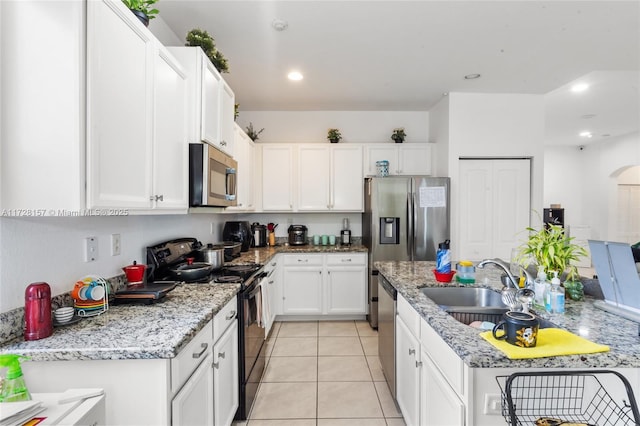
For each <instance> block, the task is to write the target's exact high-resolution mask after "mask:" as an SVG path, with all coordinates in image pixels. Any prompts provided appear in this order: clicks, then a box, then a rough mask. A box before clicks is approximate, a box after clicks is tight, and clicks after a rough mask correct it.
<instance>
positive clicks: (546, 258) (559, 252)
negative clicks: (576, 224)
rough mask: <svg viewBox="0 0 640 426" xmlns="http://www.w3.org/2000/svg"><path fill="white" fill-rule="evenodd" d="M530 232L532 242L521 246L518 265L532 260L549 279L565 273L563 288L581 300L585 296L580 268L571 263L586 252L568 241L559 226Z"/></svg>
mask: <svg viewBox="0 0 640 426" xmlns="http://www.w3.org/2000/svg"><path fill="white" fill-rule="evenodd" d="M527 231H529V233H530V234H529V239H528V240H527V242H526V243H524V244H523V245H522V246H521V247H520V250H519V257H518V261H519V263H521V264H523V266H527V265H526V263H528V262H530V261H531V260H533V261H534V262H535V264H536V266H537V267H538V270H541V269H542V270H544V272H545V273H546V274H547V277H548V278H549V279H551V277H552V275H551V274H553V272H557V273H558V278H561V276H562V274H563V273H565V272H566V273H567V275H566V278H565V281H564V286H565V288H566V290H567V295H568V296H569V297H570V298H571V299H574V300H579V299H580V298H581V296H582V295H581V293H582V284H581V283H580V274H579V273H578V268H577V267H576V266H575V265H572V264H571V262H573V261H577V260H580V258H581V257H583V256H586V255H587V251H586V250H585V249H584V248H583V247H581V246H579V245H576V244H573V243H572V242H571V241H572V240H573V238H568V237H567V236H566V235H565V233H564V229H563V228H562V226H560V225H554V224H547V225H546V226H543V227H542V228H540V230H535V229H534V228H527Z"/></svg>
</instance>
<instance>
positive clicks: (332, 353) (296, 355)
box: [234, 321, 404, 426]
mask: <svg viewBox="0 0 640 426" xmlns="http://www.w3.org/2000/svg"><path fill="white" fill-rule="evenodd" d="M266 345H267V346H266V355H267V367H266V369H265V372H264V376H263V377H262V381H261V382H260V387H259V389H258V394H257V396H256V400H255V402H254V405H253V409H252V410H251V413H250V414H249V420H248V421H246V422H235V423H234V426H276V425H278V426H280V425H282V426H359V425H363V426H364V425H366V426H404V421H403V420H402V415H401V414H400V412H399V410H398V408H397V407H396V405H395V403H394V401H393V398H392V396H391V393H390V392H389V388H388V387H387V383H386V382H385V380H384V375H383V374H382V368H381V366H380V360H379V358H378V333H377V332H376V331H375V330H373V329H372V328H371V327H370V326H369V324H368V323H367V322H366V321H304V322H277V323H275V324H274V328H273V331H272V333H271V336H270V338H269V340H268V341H267V342H266Z"/></svg>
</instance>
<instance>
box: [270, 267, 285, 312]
mask: <svg viewBox="0 0 640 426" xmlns="http://www.w3.org/2000/svg"><path fill="white" fill-rule="evenodd" d="M271 266H272V268H273V269H271V271H269V272H268V275H267V285H268V286H269V299H270V302H271V304H270V306H269V307H270V308H271V322H272V323H273V321H275V319H276V316H277V315H282V268H281V266H280V265H279V264H278V263H276V262H274V261H272V262H271Z"/></svg>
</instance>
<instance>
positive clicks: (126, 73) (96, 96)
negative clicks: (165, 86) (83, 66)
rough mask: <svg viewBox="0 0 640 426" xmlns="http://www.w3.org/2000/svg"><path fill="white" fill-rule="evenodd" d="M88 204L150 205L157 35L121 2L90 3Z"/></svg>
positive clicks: (88, 6)
mask: <svg viewBox="0 0 640 426" xmlns="http://www.w3.org/2000/svg"><path fill="white" fill-rule="evenodd" d="M87 21H88V22H87V55H88V56H87V134H88V139H87V159H88V164H87V192H88V194H87V195H88V197H87V201H88V207H90V208H93V207H117V208H139V209H146V208H150V207H151V204H150V197H151V190H152V183H151V181H152V153H153V150H152V144H153V139H152V132H151V128H152V120H153V102H152V100H153V97H152V95H153V63H154V60H153V39H152V36H151V33H150V32H148V31H147V30H146V29H145V28H144V26H142V24H140V22H139V21H138V20H137V18H136V17H135V16H133V14H132V13H131V12H130V11H129V10H128V9H126V8H125V7H124V6H123V5H122V4H121V3H120V2H113V1H91V2H88V3H87Z"/></svg>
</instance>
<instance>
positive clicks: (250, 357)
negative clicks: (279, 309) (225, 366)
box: [242, 281, 264, 383]
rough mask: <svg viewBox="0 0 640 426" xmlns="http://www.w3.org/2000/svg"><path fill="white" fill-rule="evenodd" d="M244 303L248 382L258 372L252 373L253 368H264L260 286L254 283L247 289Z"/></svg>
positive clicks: (245, 370) (245, 359) (244, 342)
mask: <svg viewBox="0 0 640 426" xmlns="http://www.w3.org/2000/svg"><path fill="white" fill-rule="evenodd" d="M254 282H256V281H254ZM256 283H257V282H256ZM242 303H243V311H244V312H243V314H244V315H243V318H242V322H243V329H244V340H243V346H244V382H245V383H246V382H247V381H248V380H249V377H250V376H252V375H255V373H258V371H256V372H253V374H252V371H251V370H252V369H258V370H263V369H264V359H262V362H261V360H260V358H261V357H262V356H263V353H262V345H263V344H264V328H263V327H261V326H260V322H261V315H262V297H261V292H260V287H259V286H258V285H254V286H252V287H250V288H249V289H247V290H245V293H244V295H243V298H242ZM261 365H262V366H261ZM261 375H262V373H261V371H260V376H261ZM258 380H259V378H258Z"/></svg>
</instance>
